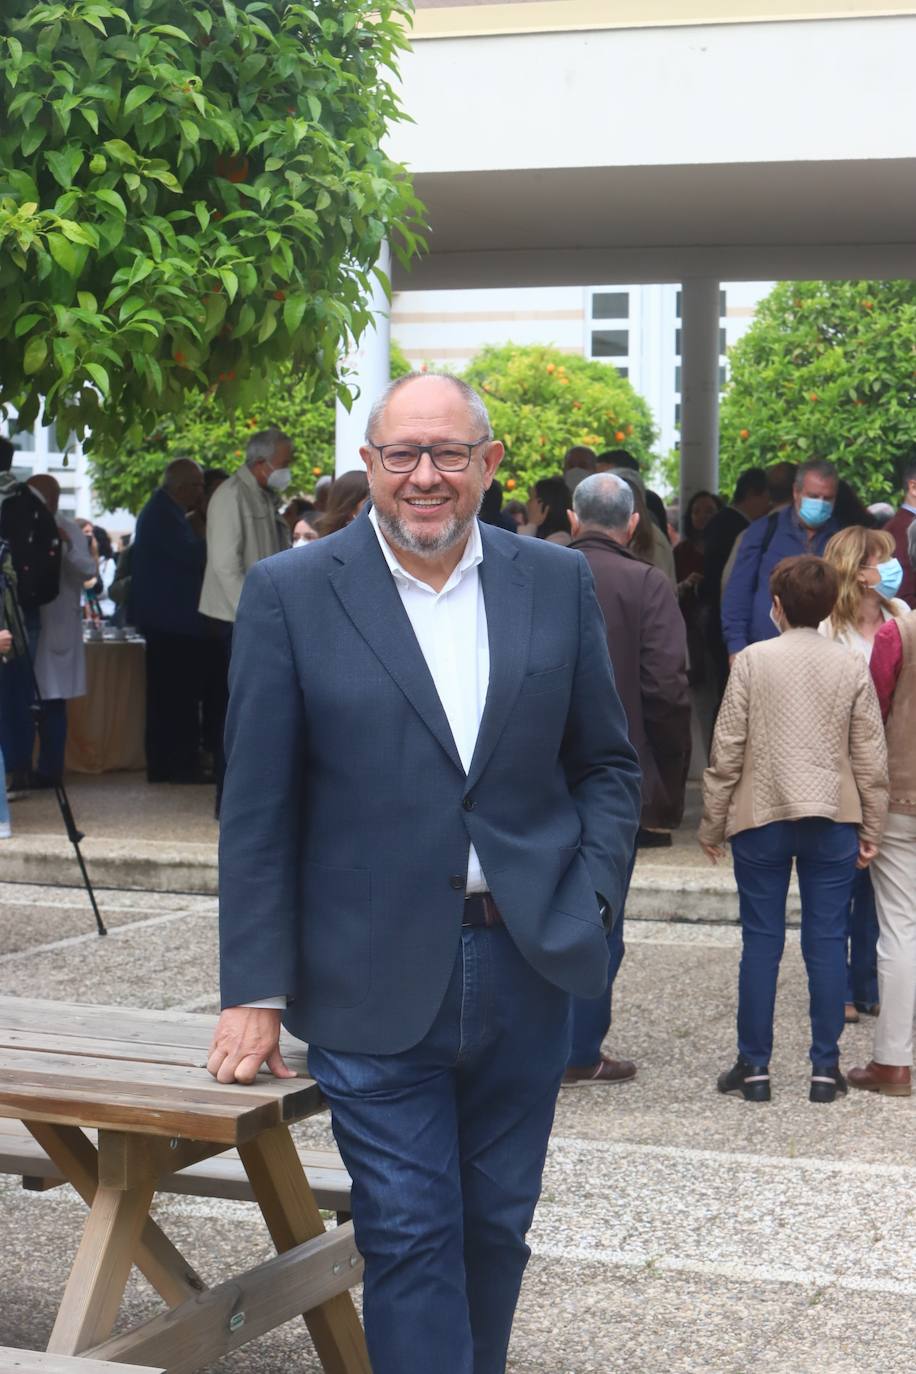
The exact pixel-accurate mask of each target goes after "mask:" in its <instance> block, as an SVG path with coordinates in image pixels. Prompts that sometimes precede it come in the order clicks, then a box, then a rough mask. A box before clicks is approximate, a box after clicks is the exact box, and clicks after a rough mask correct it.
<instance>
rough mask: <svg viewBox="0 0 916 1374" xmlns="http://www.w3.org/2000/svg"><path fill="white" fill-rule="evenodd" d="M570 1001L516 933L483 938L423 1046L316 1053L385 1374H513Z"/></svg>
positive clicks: (478, 933)
mask: <svg viewBox="0 0 916 1374" xmlns="http://www.w3.org/2000/svg"><path fill="white" fill-rule="evenodd" d="M569 1000H570V999H569V996H568V994H567V993H565V992H563V991H562V990H561V989H560V988H558V987H556V986H555V985H554V984H552V983H548V982H547V980H546V979H544V978H542V977H541V976H540V975H539V974H537V973H536V972H535V971H534V969H533V968H532V967H531V966H530V964H528V963H526V962H525V960H524V959H523V958H522V957H521V955H520V954H519V953H518V951H517V950H516V948H515V946H514V945H513V943H512V940H511V938H510V936H509V935H508V933H507V932H506V930H505V928H503V927H501V926H495V927H492V928H486V927H475V928H469V929H465V930H464V931H463V932H462V939H461V945H460V947H459V950H458V956H457V959H456V961H455V967H454V971H453V974H452V978H451V981H450V983H449V986H448V991H447V993H446V997H445V1001H444V1002H443V1005H442V1007H441V1009H440V1011H439V1014H438V1016H437V1017H436V1020H435V1021H434V1022H433V1025H432V1027H431V1028H430V1030H429V1032H428V1034H427V1035H426V1036H424V1038H423V1039H422V1040H421V1042H420V1043H419V1045H416V1046H414V1047H413V1048H412V1049H409V1050H405V1051H403V1052H402V1053H400V1054H391V1055H366V1054H342V1053H339V1052H337V1051H330V1050H324V1049H320V1048H318V1047H317V1046H314V1045H313V1046H311V1047H310V1048H309V1070H310V1072H311V1073H312V1075H313V1076H314V1077H315V1079H316V1080H317V1081H318V1083H319V1085H320V1087H321V1090H322V1092H323V1093H324V1095H325V1097H326V1098H327V1099H328V1101H329V1102H330V1104H331V1112H332V1116H333V1123H334V1134H335V1137H336V1139H337V1143H338V1146H339V1148H340V1152H341V1155H342V1156H343V1160H344V1163H345V1164H346V1166H347V1168H348V1169H349V1171H350V1174H351V1176H352V1178H353V1195H352V1208H353V1220H354V1224H355V1227H356V1233H357V1235H358V1237H359V1246H360V1249H361V1251H362V1253H363V1256H364V1258H365V1260H366V1279H365V1286H364V1291H363V1320H364V1322H365V1327H366V1339H367V1342H368V1346H369V1353H370V1356H371V1359H372V1369H373V1374H503V1371H504V1370H505V1364H506V1349H507V1346H508V1343H509V1333H510V1331H511V1328H512V1317H513V1314H514V1311H515V1304H516V1301H517V1298H518V1293H519V1288H520V1286H521V1282H522V1275H523V1273H524V1269H525V1265H526V1264H527V1261H528V1256H529V1253H530V1251H529V1249H528V1246H527V1245H526V1244H525V1242H524V1240H523V1239H522V1237H523V1236H524V1235H525V1233H526V1231H527V1230H528V1227H529V1226H530V1224H531V1219H532V1217H533V1215H534V1208H535V1204H536V1202H537V1199H538V1194H539V1192H540V1187H541V1172H542V1170H543V1166H544V1157H545V1154H546V1151H547V1140H548V1137H549V1134H550V1127H551V1124H552V1122H553V1114H554V1106H555V1103H556V1097H557V1091H558V1089H559V1086H560V1079H561V1077H562V1074H563V1070H564V1068H565V1066H566V1048H567V1043H568V1029H567V1026H568V1011H569ZM418 1266H419V1271H420V1272H421V1273H422V1283H418V1282H417V1279H418Z"/></svg>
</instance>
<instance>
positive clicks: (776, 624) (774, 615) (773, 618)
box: [770, 606, 782, 634]
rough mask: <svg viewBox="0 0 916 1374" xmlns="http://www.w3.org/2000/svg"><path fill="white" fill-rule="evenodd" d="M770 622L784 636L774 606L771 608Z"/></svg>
mask: <svg viewBox="0 0 916 1374" xmlns="http://www.w3.org/2000/svg"><path fill="white" fill-rule="evenodd" d="M770 620H771V621H772V623H773V624H774V625H775V626H776V629H777V630H778V631H779V633H780V634H782V625H781V624H780V623H779V621H778V620H777V618H776V612H775V610H774V609H773V607H772V606H771V607H770Z"/></svg>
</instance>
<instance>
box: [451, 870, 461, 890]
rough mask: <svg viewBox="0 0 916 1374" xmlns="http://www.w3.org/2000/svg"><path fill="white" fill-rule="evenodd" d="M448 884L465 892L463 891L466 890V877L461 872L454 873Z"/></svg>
mask: <svg viewBox="0 0 916 1374" xmlns="http://www.w3.org/2000/svg"><path fill="white" fill-rule="evenodd" d="M448 885H449V887H452V888H454V889H455V891H456V892H463V891H464V878H463V876H462V875H461V874H460V873H453V874H452V876H451V877H450V878H449V880H448Z"/></svg>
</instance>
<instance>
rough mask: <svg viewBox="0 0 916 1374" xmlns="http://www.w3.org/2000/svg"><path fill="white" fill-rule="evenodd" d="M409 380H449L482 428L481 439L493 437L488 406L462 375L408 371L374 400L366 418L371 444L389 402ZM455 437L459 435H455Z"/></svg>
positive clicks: (476, 426) (477, 425)
mask: <svg viewBox="0 0 916 1374" xmlns="http://www.w3.org/2000/svg"><path fill="white" fill-rule="evenodd" d="M408 382H449V383H451V385H452V386H453V387H454V388H455V389H456V391H458V392H460V394H461V397H462V399H463V401H464V403H465V405H466V406H467V408H468V413H469V414H470V416H471V419H472V420H473V421H474V427H475V428H476V429H479V430H480V435H479V436H478V437H479V438H481V439H484V438H486V439H492V438H493V430H492V429H491V427H490V417H489V415H488V414H487V408H486V406H485V405H484V403H483V401H482V400H481V399H480V397H479V396H478V394H477V392H476V391H475V390H474V388H473V387H470V386H468V384H467V382H463V381H462V380H461V378H460V377H453V376H452V375H451V373H449V372H408V373H407V375H406V376H404V377H395V379H394V381H393V382H389V383H388V385H387V386H386V387H385V390H384V391H383V392H382V394H381V396H379V397H378V399H377V400H376V401H374V402H373V405H372V409H371V410H370V411H369V418H368V419H367V420H366V439H367V441H368V442H369V443H370V444H371V443H372V442H373V440H372V436H373V434H375V433H376V432H377V430H378V427H379V425H380V424H381V421H382V416H383V415H384V414H385V411H386V409H387V408H388V402H389V401H390V400H391V398H392V396H393V395H394V394H395V392H396V391H400V390H401V387H403V386H406V385H407V384H408ZM454 437H455V438H457V437H458V436H457V435H455V436H454Z"/></svg>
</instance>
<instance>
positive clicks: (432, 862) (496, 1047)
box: [208, 375, 639, 1374]
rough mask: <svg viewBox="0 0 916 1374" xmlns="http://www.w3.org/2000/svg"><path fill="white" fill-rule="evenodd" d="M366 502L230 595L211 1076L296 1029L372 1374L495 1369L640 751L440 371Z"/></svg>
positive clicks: (577, 585) (597, 965)
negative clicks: (340, 1213)
mask: <svg viewBox="0 0 916 1374" xmlns="http://www.w3.org/2000/svg"><path fill="white" fill-rule="evenodd" d="M360 452H361V455H362V458H363V461H364V462H365V464H366V468H367V471H368V474H369V483H370V497H371V500H372V503H373V504H372V509H371V511H370V512H368V513H367V512H364V513H363V514H362V515H360V516H359V517H358V518H357V519H356V520H354V521H353V522H352V524H350V525H349V526H347V528H346V529H344V530H341V531H340V532H339V533H337V534H335V535H332V536H330V537H328V538H327V539H323V540H320V541H318V542H317V543H314V544H312V545H309V546H306V547H304V548H301V549H296V550H293V551H292V552H291V553H287V554H281V555H280V556H279V557H276V558H272V559H268V560H267V561H266V562H263V563H260V564H258V565H257V566H256V567H255V568H254V569H253V570H252V572H251V573H250V574H249V576H248V579H247V582H246V584H245V589H244V592H243V594H242V600H241V604H240V607H239V614H238V619H237V622H236V627H235V638H234V642H233V655H232V695H231V705H230V714H229V723H228V731H227V747H228V754H229V769H228V775H227V781H226V790H225V794H224V799H223V812H222V833H221V860H220V884H221V904H220V906H221V909H220V922H221V961H222V1002H223V1006H224V1008H225V1010H224V1011H223V1013H222V1015H221V1017H220V1021H219V1024H218V1027H217V1031H216V1034H215V1037H214V1042H213V1048H212V1051H211V1055H210V1059H209V1065H208V1067H209V1069H210V1071H211V1073H213V1074H214V1075H215V1076H216V1077H217V1078H218V1079H219V1080H220V1081H221V1082H232V1081H238V1082H242V1083H245V1082H250V1081H251V1080H252V1078H253V1077H254V1074H255V1073H256V1071H257V1070H258V1068H259V1067H260V1065H261V1064H262V1063H264V1062H266V1063H267V1066H268V1068H269V1069H270V1070H271V1071H272V1072H274V1073H275V1074H277V1075H278V1076H281V1077H282V1076H284V1075H285V1074H286V1073H288V1070H287V1069H286V1068H285V1065H284V1064H283V1061H282V1058H281V1057H280V1052H279V1048H278V1035H279V1030H280V1022H281V1018H282V1020H283V1021H284V1023H285V1025H286V1026H287V1028H288V1029H289V1030H290V1031H291V1032H292V1033H293V1034H295V1035H297V1036H299V1037H300V1038H302V1039H304V1040H306V1041H308V1043H309V1067H310V1071H311V1072H312V1073H313V1075H314V1076H315V1078H316V1079H317V1080H318V1082H319V1084H320V1086H321V1088H322V1091H323V1092H324V1094H325V1096H326V1097H327V1099H328V1101H329V1103H330V1105H331V1111H332V1116H333V1124H334V1131H335V1135H336V1138H337V1141H338V1144H339V1146H340V1150H341V1153H342V1155H343V1158H344V1161H345V1163H346V1165H347V1168H348V1169H349V1171H350V1174H351V1176H352V1179H353V1193H352V1209H353V1218H354V1225H355V1228H356V1239H357V1243H358V1245H359V1248H360V1250H361V1252H362V1254H363V1257H364V1259H365V1264H366V1270H365V1286H364V1299H363V1312H364V1320H365V1325H366V1337H367V1342H368V1346H369V1353H370V1357H371V1361H372V1368H373V1371H374V1374H430V1372H431V1371H443V1374H444V1372H445V1371H448V1374H501V1371H503V1370H504V1368H505V1361H506V1349H507V1346H508V1341H509V1333H510V1330H511V1326H512V1318H513V1314H514V1310H515V1304H516V1301H517V1297H518V1291H519V1287H520V1284H521V1279H522V1274H523V1271H524V1268H525V1264H526V1262H527V1259H528V1248H527V1246H526V1244H525V1234H526V1232H527V1230H528V1227H529V1225H530V1223H531V1218H532V1215H533V1212H534V1207H535V1203H536V1201H537V1197H538V1193H539V1190H540V1180H541V1172H542V1168H543V1163H544V1157H545V1153H546V1148H547V1139H548V1135H549V1132H550V1127H551V1123H552V1119H553V1113H554V1106H555V1102H556V1096H557V1090H558V1088H559V1084H560V1080H561V1078H562V1075H563V1070H564V1067H565V1061H566V1057H567V1051H568V1025H567V1019H568V1009H569V994H570V993H576V994H578V995H580V996H592V997H594V996H596V995H597V994H598V993H600V992H601V991H602V990H603V989H604V986H605V977H606V968H607V943H606V938H605V930H606V928H607V927H608V926H609V923H610V922H611V921H612V920H613V919H614V916H615V915H616V913H617V911H618V910H619V907H620V904H621V897H622V892H623V887H624V882H625V878H626V873H627V866H628V862H629V856H630V853H631V851H632V846H633V841H634V837H635V832H636V827H637V824H638V818H639V769H638V765H637V763H636V756H635V754H634V751H633V749H632V748H631V746H630V744H629V742H628V739H627V729H626V721H625V718H624V716H623V712H622V710H621V707H620V703H619V701H618V698H617V694H616V691H615V689H614V683H613V677H612V673H611V669H610V664H609V660H608V653H607V645H606V640H605V631H604V624H603V621H602V618H601V614H600V611H599V609H598V606H597V603H596V600H595V595H594V590H593V586H592V578H591V574H590V572H589V569H588V565H587V564H586V562H585V560H584V559H583V558H582V557H581V556H580V555H577V554H574V553H571V552H570V551H569V550H567V549H563V548H559V547H556V546H554V545H552V544H549V543H547V542H546V541H541V540H521V539H518V538H517V537H516V536H515V535H514V534H510V533H508V532H506V531H503V530H500V529H496V528H493V527H489V526H485V525H481V524H480V523H479V522H478V520H477V518H476V517H477V512H478V509H479V507H480V502H481V499H482V497H483V493H484V491H485V490H486V488H487V487H488V486H489V485H490V483H491V481H492V479H493V475H494V473H495V471H496V469H497V467H498V465H499V462H500V459H501V458H502V454H503V448H502V445H501V444H500V443H498V442H497V441H495V440H494V439H493V437H492V433H491V430H490V424H489V419H488V417H487V413H486V409H485V407H484V405H483V403H482V401H481V400H480V398H479V397H478V396H477V395H476V393H475V392H473V391H472V390H470V388H468V387H467V386H465V385H464V384H463V383H461V382H459V381H457V380H456V379H454V378H450V377H437V376H431V375H430V376H416V375H412V376H409V377H404V378H400V379H399V380H398V381H396V382H394V383H392V384H391V385H390V386H389V387H388V389H387V390H386V392H385V393H384V394H383V395H382V397H381V398H380V399H379V400H378V402H377V403H376V404H375V406H374V407H373V410H372V413H371V416H370V419H369V424H368V427H367V438H366V443H365V446H364V447H363V448H362V449H361V450H360Z"/></svg>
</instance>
